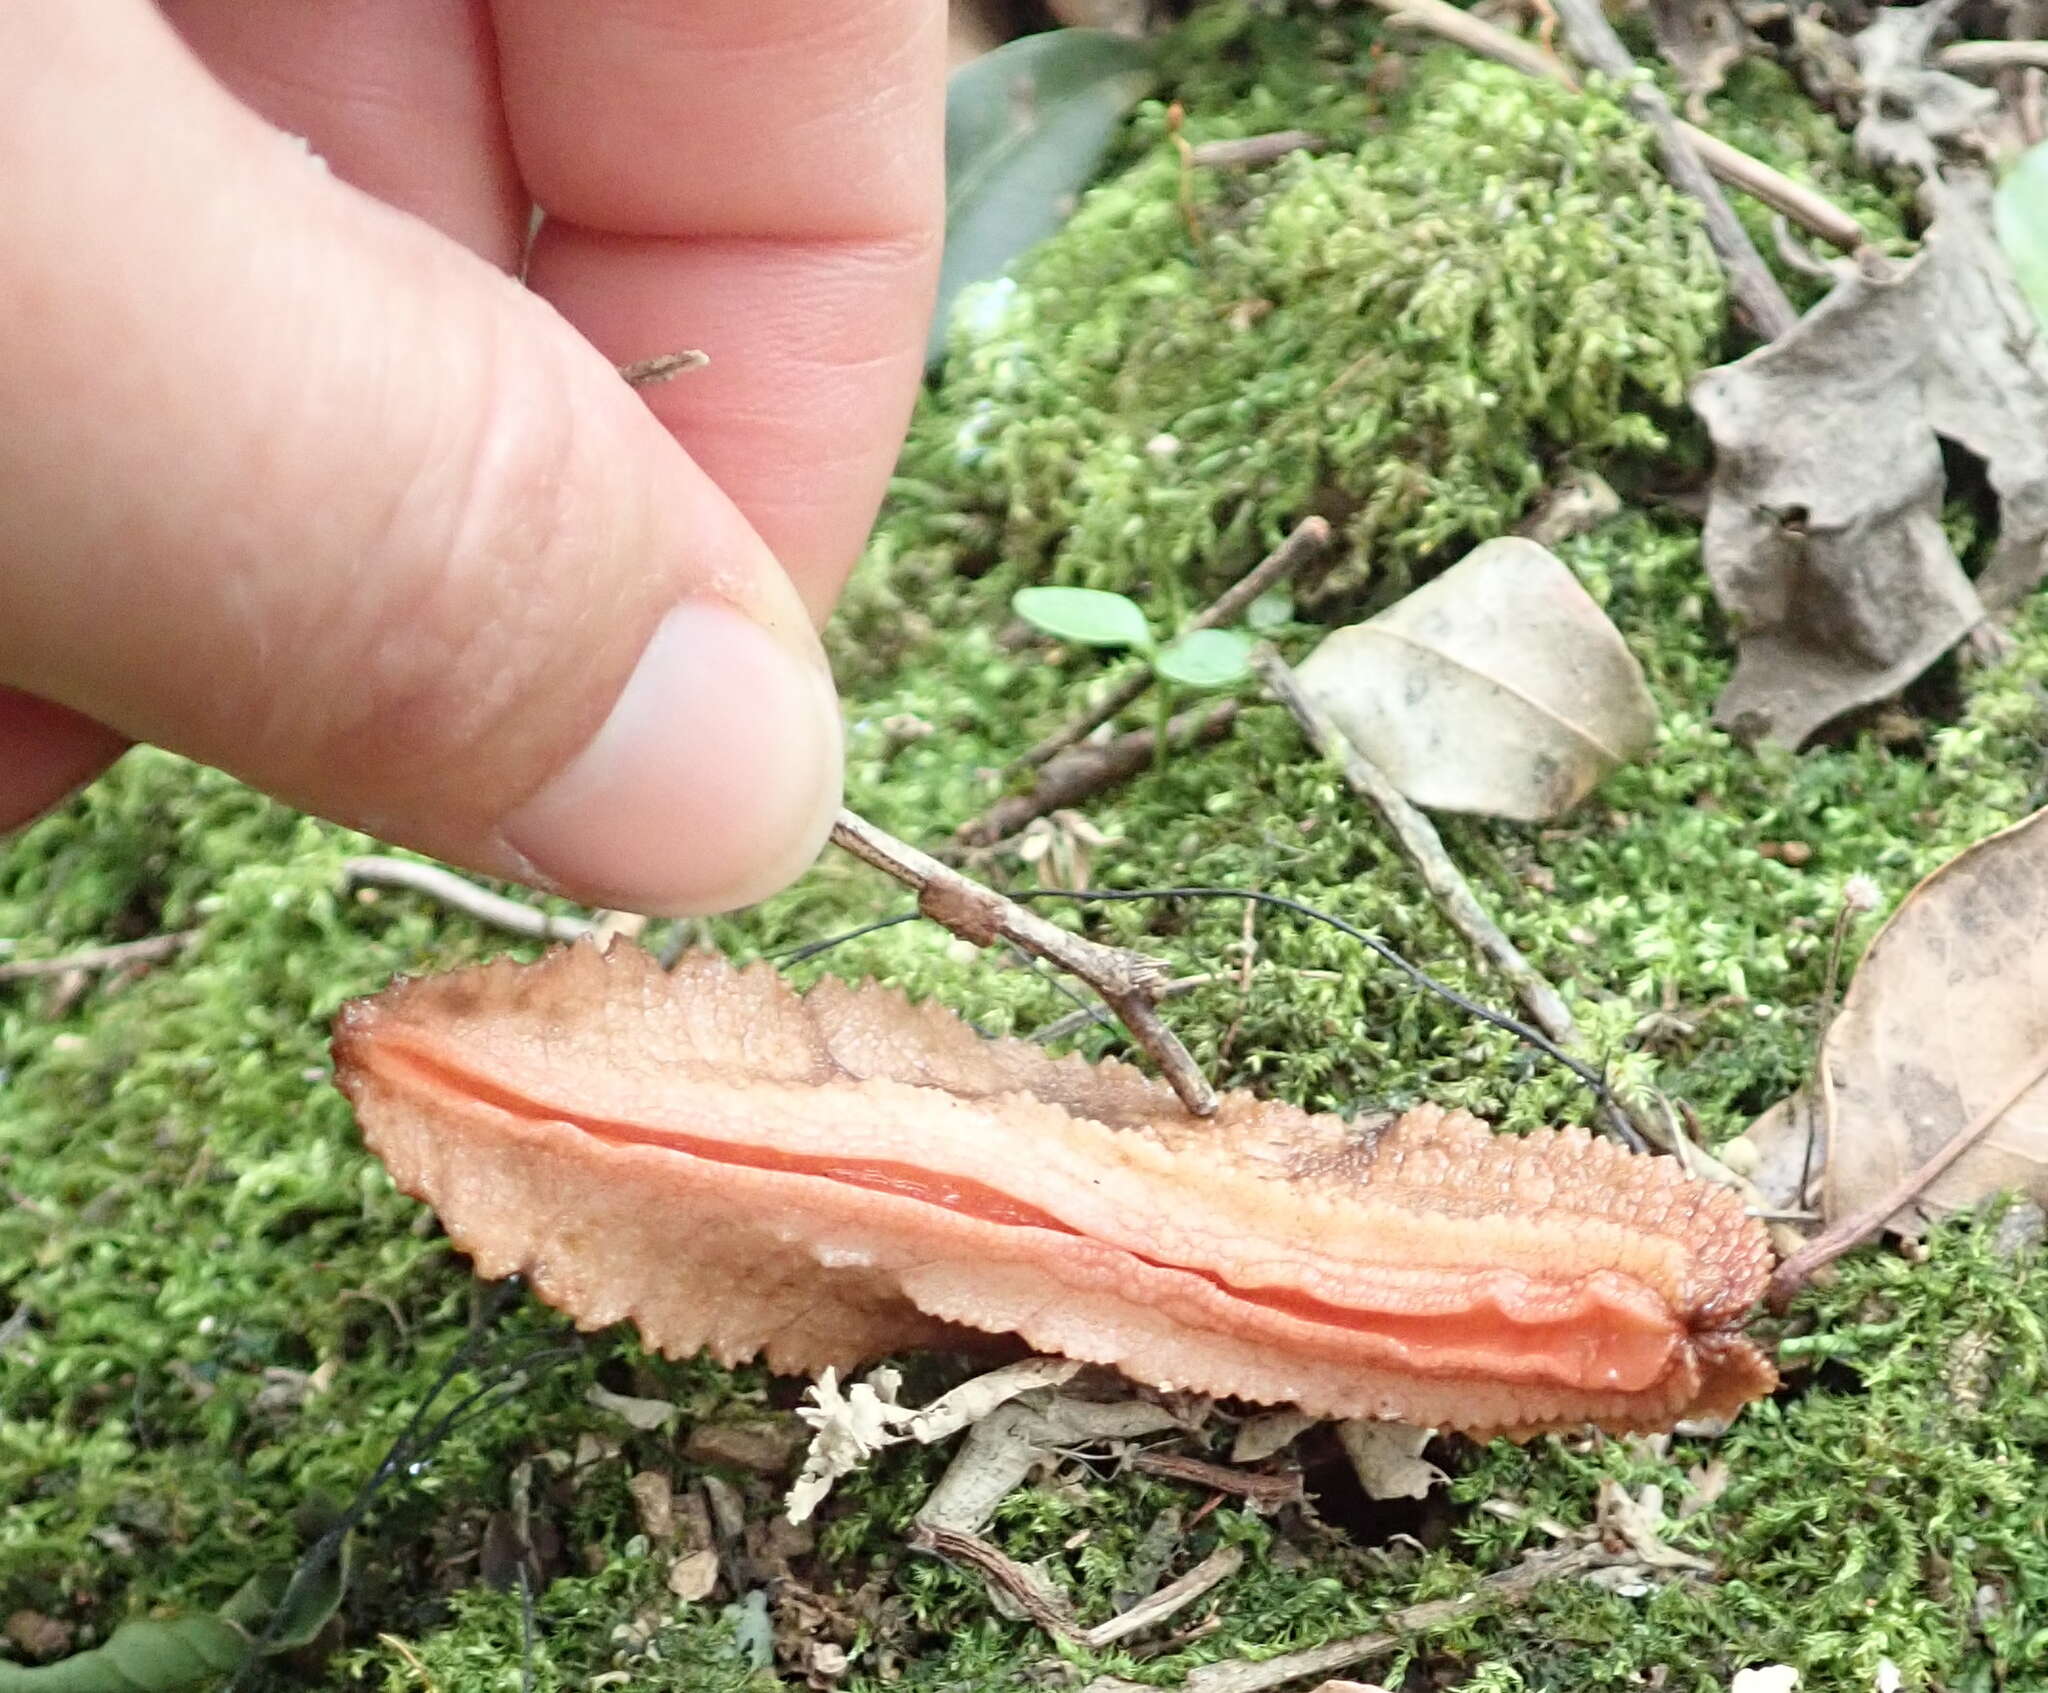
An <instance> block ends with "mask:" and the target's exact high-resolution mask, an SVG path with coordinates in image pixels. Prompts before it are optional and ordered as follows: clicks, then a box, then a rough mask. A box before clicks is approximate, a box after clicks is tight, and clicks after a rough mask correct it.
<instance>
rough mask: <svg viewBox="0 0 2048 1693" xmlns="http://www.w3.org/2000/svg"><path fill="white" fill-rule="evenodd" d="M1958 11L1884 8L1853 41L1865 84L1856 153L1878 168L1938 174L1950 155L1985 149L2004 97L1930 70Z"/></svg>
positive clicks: (1932, 7)
mask: <svg viewBox="0 0 2048 1693" xmlns="http://www.w3.org/2000/svg"><path fill="white" fill-rule="evenodd" d="M1951 10H1952V8H1951V7H1949V6H1942V5H1922V6H1886V7H1881V8H1879V9H1878V10H1877V11H1876V12H1875V14H1874V15H1873V16H1872V18H1871V20H1870V24H1869V26H1868V27H1867V28H1865V29H1862V30H1860V31H1858V32H1857V33H1856V34H1855V35H1854V36H1852V37H1851V38H1850V41H1849V47H1850V51H1851V52H1853V53H1854V54H1855V56H1856V68H1857V70H1858V72H1859V73H1860V74H1861V78H1862V83H1863V90H1862V102H1861V104H1862V110H1861V113H1860V115H1859V117H1858V120H1857V124H1856V151H1857V152H1859V153H1861V154H1862V155H1863V157H1864V158H1866V159H1868V160H1869V161H1870V162H1871V163H1872V164H1874V165H1878V166H1884V167H1892V168H1900V169H1907V170H1914V171H1918V172H1919V173H1920V174H1921V175H1923V176H1931V175H1933V174H1934V172H1935V170H1936V169H1937V168H1938V167H1939V165H1940V164H1941V162H1942V160H1943V159H1944V158H1945V157H1948V156H1951V155H1953V154H1954V153H1956V152H1957V151H1981V143H1980V142H1979V139H1978V138H1979V132H1980V131H1981V130H1982V128H1983V126H1984V125H1985V124H1986V123H1987V122H1988V121H1989V120H1990V119H1991V117H1992V115H1993V114H1994V113H1995V112H1996V111H1997V110H1998V96H1997V95H1996V94H1995V93H1993V92H1992V91H1991V90H1990V89H1988V88H1979V87H1978V86H1977V85H1976V84H1975V83H1972V82H1965V81H1964V80H1963V79H1962V78H1961V77H1959V76H1951V75H1949V73H1948V72H1946V71H1938V70H1931V69H1929V68H1928V65H1927V50H1928V48H1930V47H1931V46H1933V44H1934V37H1935V35H1936V34H1937V32H1939V31H1940V30H1941V29H1942V27H1943V26H1944V25H1945V24H1947V22H1948V21H1949V16H1950V13H1951ZM1973 144H1974V145H1973Z"/></svg>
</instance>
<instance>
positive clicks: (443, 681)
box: [0, 3, 839, 913]
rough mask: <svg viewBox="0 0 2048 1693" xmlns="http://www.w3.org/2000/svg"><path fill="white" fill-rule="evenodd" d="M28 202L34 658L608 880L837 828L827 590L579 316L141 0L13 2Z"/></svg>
mask: <svg viewBox="0 0 2048 1693" xmlns="http://www.w3.org/2000/svg"><path fill="white" fill-rule="evenodd" d="M9 84H11V85H12V86H11V87H9V86H8V85H9ZM0 228H4V229H6V230H7V232H8V238H7V245H6V248H5V250H4V251H0V368H4V369H5V370H7V372H8V373H9V380H8V381H7V383H6V384H5V385H4V386H0V688H5V687H9V686H11V687H12V688H14V689H18V690H21V691H22V692H23V693H26V694H29V695H34V696H37V697H39V698H41V699H42V700H44V701H47V702H50V703H51V704H53V705H54V706H58V707H63V708H68V710H67V711H66V712H59V713H56V714H54V715H55V716H56V717H58V718H61V719H63V720H64V721H66V722H69V723H71V724H72V725H73V726H74V727H75V726H76V719H75V718H72V717H71V716H70V715H69V714H71V713H76V714H82V716H83V717H85V718H89V719H92V720H94V721H96V722H97V723H99V724H101V725H104V726H106V728H107V729H108V730H111V731H113V732H115V733H118V734H119V735H123V736H127V737H131V738H133V739H137V740H146V741H153V742H156V743H158V744H160V745H163V746H167V747H170V748H173V749H175V750H177V751H179V752H183V753H186V754H189V755H190V756H192V757H194V758H198V759H202V760H204V761H206V762H208V763H211V764H216V765H219V766H221V767H223V768H225V769H227V770H230V771H232V772H233V773H234V774H236V775H238V776H240V777H242V778H243V779H245V780H247V781H249V782H251V783H254V784H255V785H257V786H259V787H262V788H264V789H266V790H268V791H270V792H272V793H274V794H276V795H278V796H279V797H281V798H283V799H285V800H288V801H290V802H291V803H293V804H295V805H299V806H302V807H304V808H305V809H307V810H310V811H315V812H318V813H321V814H323V815H325V816H328V817H332V818H335V819H337V820H339V821H342V822H345V823H349V824H353V825H355V826H357V827H360V828H363V829H366V830H369V831H370V832H372V833H375V834H377V835H380V836H383V837H384V838H386V839H389V840H393V841H398V842H402V843H404V844H407V845H410V846H415V847H418V848H421V849H423V850H425V851H427V852H430V853H433V854H435V855H436V856H438V857H442V858H447V859H450V860H453V861H455V862H457V863H461V864H466V865H469V866H471V867H473V868H475V869H478V870H482V871H486V872H489V873H491V874H496V875H504V876H511V877H515V878H518V879H521V880H526V881H530V882H534V883H536V884H539V885H543V886H548V887H554V888H558V889H560V890H562V891H564V892H568V893H571V894H574V895H577V896H579V897H582V898H585V899H588V900H592V901H597V902H602V903H605V904H610V905H617V906H624V907H629V908H634V909H639V910H645V911H656V912H671V913H685V912H703V911H711V910H718V909H724V908H727V907H730V906H733V905H736V904H742V903H745V902H746V901H748V900H751V899H755V898H759V897H761V896H763V895H765V894H767V893H769V892H772V891H773V890H774V889H775V888H777V887H779V886H781V885H782V884H783V883H785V882H787V881H789V880H790V879H792V878H793V877H794V876H796V875H797V874H799V873H800V872H801V870H802V869H803V868H804V866H805V865H806V864H808V862H809V861H810V859H811V858H812V857H813V856H814V855H815V854H816V852H817V850H818V848H819V846H820V844H821V843H822V841H823V839H824V836H825V833H826V830H827V829H828V827H829V825H830V820H831V817H832V814H833V811H834V809H835V807H836V806H837V803H838V793H839V718H838V712H837V707H836V703H835V701H834V697H833V693H832V687H831V682H830V678H829V675H828V673H827V671H826V669H825V664H824V659H823V656H822V654H821V652H820V650H819V647H818V643H817V639H816V636H815V635H814V633H813V631H812V629H811V626H810V623H809V620H808V618H807V617H806V616H805V613H804V610H803V607H802V605H801V603H800V602H799V600H798V598H797V596H796V593H795V591H794V589H793V588H792V587H791V585H790V583H789V581H788V579H787V578H786V577H785V575H784V574H783V572H782V570H781V568H780V566H779V565H778V564H777V563H776V561H775V559H774V558H773V557H772V556H771V555H770V554H769V552H768V551H767V549H766V547H765V546H764V545H763V544H762V542H761V541H760V540H759V538H758V537H757V536H756V535H755V534H754V533H753V531H752V529H751V528H750V527H749V526H748V524H747V523H746V521H745V520H744V519H743V518H742V517H741V516H740V515H739V513H738V512H737V511H736V510H735V509H734V508H733V506H732V505H731V503H730V502H729V501H728V500H727V499H726V498H725V497H724V496H723V495H722V494H721V493H720V492H719V491H718V489H717V488H716V487H715V486H714V485H713V484H712V483H711V482H710V480H709V479H708V478H707V477H705V476H704V475H703V474H702V472H700V471H699V470H698V469H697V468H696V466H695V465H694V464H693V463H692V462H691V461H690V460H689V459H688V457H687V456H686V455H685V454H684V453H683V452H682V450H681V449H680V448H679V447H677V446H676V444H675V443H674V442H673V441H672V440H671V439H670V437H669V436H668V435H667V433H666V432H665V431H664V430H663V429H662V428H661V427H660V425H659V424H657V423H656V422H655V421H654V420H653V418H652V417H651V416H650V415H649V414H648V412H647V410H646V408H645V407H644V406H643V405H642V404H641V403H640V401H639V400H638V399H637V398H636V397H635V396H634V395H633V394H632V393H631V392H630V391H629V390H628V389H627V388H626V386H625V384H624V383H622V382H621V381H620V380H619V379H618V378H617V376H616V375H615V374H614V373H613V372H612V371H611V370H610V369H609V367H608V366H607V365H606V364H605V363H604V361H603V360H602V359H601V358H600V357H599V356H598V354H597V353H596V352H595V351H594V350H593V349H592V348H591V347H590V346H589V345H588V344H586V343H585V342H584V341H583V340H582V339H581V338H580V337H578V336H577V335H576V334H575V333H574V332H573V331H572V330H571V329H569V328H568V326H567V325H566V324H565V323H563V322H562V320H561V319H560V318H558V317H556V316H555V315H554V313H553V312H552V311H551V310H550V309H549V308H548V307H547V306H546V305H544V304H543V303H541V302H540V301H539V300H537V299H536V298H535V297H534V296H532V295H531V294H529V293H528V292H527V291H526V290H524V289H522V288H520V287H519V286H518V285H517V284H516V283H514V282H512V281H511V280H509V279H508V278H506V277H503V276H501V275H500V274H499V273H498V272H496V271H494V270H493V269H491V268H490V266H488V265H487V264H485V263H483V262H482V261H481V260H479V259H476V258H474V257H472V256H471V255H470V254H469V253H467V252H465V251H464V250H463V249H461V248H460V247H458V246H457V245H456V244H455V243H453V242H451V241H448V240H446V239H444V238H442V237H441V236H438V235H436V234H435V233H434V232H432V231H431V230H429V229H428V228H427V227H426V226H424V225H422V224H419V223H416V222H414V221H413V220H412V219H410V218H408V217H405V216H404V215H402V214H400V213H397V212H395V211H392V210H390V209H389V208H386V207H384V206H381V205H379V204H378V203H376V202H375V201H373V200H371V199H369V198H367V197H366V196H363V195H361V194H358V193H357V192H355V191H354V190H352V189H350V188H348V187H346V186H344V185H342V184H340V183H338V182H336V181H334V180H333V179H331V178H330V177H328V176H327V175H326V174H325V172H324V171H323V170H321V169H320V167H319V165H318V163H317V161H315V160H312V159H310V158H308V157H307V156H306V155H305V153H304V152H303V150H302V149H300V148H298V147H297V146H296V145H295V144H294V143H293V142H291V141H290V140H289V139H288V138H286V137H283V136H281V135H279V134H278V133H277V132H275V131H274V130H272V129H270V128H269V127H268V126H266V125H264V124H263V123H261V122H260V121H259V120H257V119H256V118H254V117H253V116H251V115H250V114H249V113H247V112H246V111H244V110H243V109H242V108H241V107H239V106H238V105H236V104H235V103H234V102H233V101H232V100H231V99H230V98H229V97H228V96H227V95H226V94H225V93H224V92H222V91H221V90H220V89H219V88H218V87H217V86H216V85H215V84H214V83H213V82H212V81H211V80H210V79H209V78H208V77H207V76H206V75H205V73H204V72H203V71H202V70H201V69H200V68H199V67H198V66H197V64H196V63H195V62H194V61H192V60H191V59H190V58H189V57H188V56H187V55H186V53H185V51H184V49H183V48H182V46H180V45H179V43H178V42H177V41H176V40H175V38H174V37H173V36H172V35H171V33H170V31H169V29H168V28H167V26H165V25H164V24H163V22H162V21H161V20H160V19H159V18H158V17H157V16H156V14H155V11H154V9H153V8H151V7H149V6H146V5H143V4H140V3H134V4H123V5H121V6H119V7H118V8H117V7H114V6H93V7H68V6H66V7H55V6H52V7H41V6H23V7H9V8H6V9H5V11H4V12H0ZM663 350H665V349H657V348H650V349H648V351H649V352H650V353H651V352H658V351H663ZM685 380H687V378H685Z"/></svg>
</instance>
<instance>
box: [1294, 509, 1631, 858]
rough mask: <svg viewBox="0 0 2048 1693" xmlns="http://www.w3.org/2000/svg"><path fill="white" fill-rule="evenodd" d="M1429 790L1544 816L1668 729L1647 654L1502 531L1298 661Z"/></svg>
mask: <svg viewBox="0 0 2048 1693" xmlns="http://www.w3.org/2000/svg"><path fill="white" fill-rule="evenodd" d="M1297 674H1298V675H1299V678H1300V681H1301V685H1302V687H1303V688H1304V689H1305V690H1306V691H1307V693H1308V694H1309V696H1310V697H1311V698H1312V699H1313V700H1314V701H1315V702H1316V704H1317V705H1319V706H1321V707H1322V709H1323V710H1324V711H1325V712H1327V713H1328V714H1329V716H1330V717H1331V718H1332V719H1333V720H1334V721H1335V722H1336V724H1337V726H1338V727H1339V728H1340V729H1341V730H1343V732H1344V734H1345V736H1346V738H1347V739H1349V740H1350V741H1351V743H1352V744H1353V745H1354V746H1356V747H1357V748H1358V749H1359V751H1360V752H1362V753H1364V754H1365V756H1366V757H1367V758H1368V759H1370V760H1371V761H1372V762H1373V763H1374V764H1376V765H1378V766H1379V767H1380V769H1382V770H1384V771H1385V772H1386V773H1387V775H1388V776H1389V777H1390V778H1391V779H1392V781H1393V783H1394V785H1395V786H1396V787H1398V788H1399V789H1400V790H1401V792H1402V793H1403V794H1404V795H1406V796H1407V797H1408V798H1409V799H1411V800H1413V801H1414V802H1415V803H1416V804H1417V805H1421V806H1430V807H1434V808H1436V809H1438V810H1443V811H1467V812H1479V813H1482V814H1484V815H1487V816H1494V817H1510V818H1514V819H1516V820H1517V821H1519V822H1525V823H1534V822H1542V821H1544V820H1546V819H1549V818H1552V817H1556V816H1558V815H1559V814H1560V813H1562V812H1565V811H1569V810H1570V809H1571V808H1572V807H1573V806H1574V805H1576V804H1577V803H1578V802H1579V801H1580V800H1582V799H1583V798H1585V796H1586V795H1587V794H1589V793H1590V792H1592V790H1593V789H1594V788H1595V787H1596V786H1598V784H1599V783H1600V782H1602V781H1603V780H1605V778H1606V777H1607V776H1608V775H1610V774H1611V773H1612V772H1613V771H1614V770H1616V769H1617V768H1618V767H1619V766H1621V765H1623V764H1625V763H1627V762H1628V761H1629V760H1630V759H1632V758H1634V757H1636V756H1637V755H1638V754H1640V753H1641V752H1642V751H1643V750H1644V749H1645V748H1646V747H1648V746H1649V745H1650V743H1651V741H1652V740H1654V739H1655V737H1656V733H1657V710H1656V705H1655V702H1654V701H1652V699H1651V698H1650V691H1649V688H1648V686H1647V685H1646V684H1645V683H1644V681H1643V671H1642V666H1640V665H1639V664H1637V663H1636V660H1635V656H1634V654H1632V653H1631V652H1630V651H1629V650H1628V647H1627V646H1626V644H1624V642H1623V641H1622V638H1621V636H1620V634H1619V632H1618V631H1617V630H1616V629H1615V627H1614V625H1613V624H1612V623H1610V622H1608V620H1607V616H1606V614H1605V613H1604V612H1602V611H1601V609H1600V607H1599V606H1598V605H1597V604H1595V603H1594V600H1593V597H1592V596H1591V595H1590V594H1588V593H1587V592H1586V590H1585V589H1584V588H1582V587H1580V586H1579V583H1578V580H1577V579H1576V578H1575V577H1574V576H1573V575H1572V573H1571V572H1570V571H1569V570H1567V569H1566V568H1565V566H1564V565H1563V564H1562V563H1560V562H1559V560H1558V559H1557V558H1556V556H1555V555H1553V554H1552V553H1550V552H1549V551H1548V550H1547V549H1545V548H1543V547H1540V546H1538V545H1537V544H1536V543H1535V542H1534V541H1530V540H1525V539H1523V538H1522V537H1520V536H1513V535H1508V536H1502V537H1500V538H1499V539H1497V540H1492V541H1488V542H1487V543H1486V544H1485V545H1483V546H1480V547H1477V548H1474V549H1473V551H1472V552H1471V553H1470V554H1468V555H1467V556H1466V557H1465V558H1464V559H1463V560H1461V561H1460V562H1459V563H1458V564H1456V565H1454V566H1452V568H1451V569H1449V570H1447V571H1445V572H1444V574H1443V575H1441V576H1439V577H1438V578H1437V579H1436V580H1435V581H1434V582H1430V583H1428V584H1426V585H1425V586H1423V587H1421V588H1418V589H1417V590H1416V591H1415V592H1414V593H1412V594H1410V595H1408V596H1407V597H1406V598H1405V599H1403V600H1401V601H1399V602H1398V603H1397V604H1395V605H1393V606H1390V607H1389V608H1388V609H1387V610H1386V611H1383V612H1381V613H1380V615H1379V616H1377V617H1374V618H1371V619H1369V620H1368V621H1366V622H1364V623H1358V624H1353V625H1352V626H1351V627H1349V628H1346V629H1339V630H1338V631H1336V633H1334V634H1333V635H1331V636H1329V637H1328V638H1327V639H1326V640H1325V641H1324V642H1323V643H1322V645H1321V646H1319V647H1317V648H1316V650H1315V652H1314V653H1312V654H1311V655H1310V656H1309V659H1308V661H1307V663H1305V664H1303V665H1302V666H1301V668H1300V670H1299V672H1298V673H1297Z"/></svg>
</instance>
